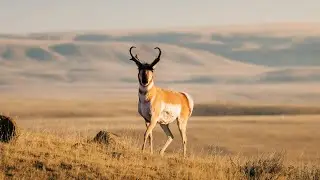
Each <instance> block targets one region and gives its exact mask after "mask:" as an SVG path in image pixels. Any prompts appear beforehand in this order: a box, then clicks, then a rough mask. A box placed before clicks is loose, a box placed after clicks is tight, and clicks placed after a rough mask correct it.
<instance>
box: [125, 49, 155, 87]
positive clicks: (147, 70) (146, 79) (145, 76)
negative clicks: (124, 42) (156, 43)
mask: <svg viewBox="0 0 320 180" xmlns="http://www.w3.org/2000/svg"><path fill="white" fill-rule="evenodd" d="M133 48H136V47H135V46H131V47H130V49H129V53H130V55H131V59H130V60H131V61H133V62H135V63H136V65H137V67H138V70H139V73H138V79H139V83H140V85H141V86H148V85H149V84H150V83H151V82H152V80H153V71H154V68H155V65H156V64H157V63H158V62H159V61H160V56H161V49H160V48H159V47H155V48H154V49H158V51H159V54H158V56H157V57H156V59H154V60H153V62H152V63H151V64H149V63H141V62H140V60H139V58H138V55H137V54H136V55H135V56H133V55H132V52H131V51H132V49H133Z"/></svg>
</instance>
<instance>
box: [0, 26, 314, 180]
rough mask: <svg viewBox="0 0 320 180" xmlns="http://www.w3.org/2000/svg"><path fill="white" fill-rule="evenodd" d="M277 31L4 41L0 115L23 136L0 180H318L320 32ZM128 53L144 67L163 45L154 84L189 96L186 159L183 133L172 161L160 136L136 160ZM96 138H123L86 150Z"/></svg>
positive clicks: (134, 96)
mask: <svg viewBox="0 0 320 180" xmlns="http://www.w3.org/2000/svg"><path fill="white" fill-rule="evenodd" d="M270 26H271V25H270ZM273 26H274V27H275V28H274V29H270V30H269V31H263V29H264V28H263V27H262V26H257V27H250V28H249V27H247V29H248V30H247V31H245V29H246V28H245V27H238V31H237V28H230V29H229V30H230V31H228V27H224V28H221V29H220V30H219V29H218V30H217V31H216V32H215V31H213V30H210V28H206V29H198V30H197V29H187V30H183V29H176V30H172V31H160V30H159V32H158V31H152V32H132V33H128V34H126V33H124V34H122V33H113V32H65V33H62V32H61V33H42V34H40V33H38V34H28V35H10V36H9V35H3V36H1V37H0V55H1V56H0V99H1V101H0V112H1V113H2V114H4V115H8V116H11V117H13V118H14V119H15V120H16V123H17V124H18V127H19V131H20V135H19V137H18V139H17V140H16V141H14V142H12V143H9V144H5V143H1V144H0V151H1V161H0V163H1V164H0V178H4V179H24V178H25V179H37V178H38V179H43V178H51V179H65V178H66V179H68V178H71V179H76V178H85V179H137V178H138V179H248V178H250V177H251V178H253V177H260V178H262V179H267V178H268V177H269V178H270V177H272V178H273V179H281V178H282V179H319V177H320V167H319V165H320V151H319V149H320V143H319V139H320V131H319V127H320V121H319V118H320V104H319V102H320V81H319V80H320V61H319V57H320V54H319V52H320V51H319V50H320V49H319V48H320V36H319V34H320V33H319V32H320V29H319V27H320V26H318V25H317V24H316V25H314V24H304V27H305V28H301V27H300V26H298V25H297V26H294V25H292V27H295V28H291V29H290V31H288V29H286V28H283V27H287V26H281V25H279V24H275V25H273ZM298 27H300V28H298ZM308 27H310V28H308ZM259 28H260V29H259ZM231 29H232V31H231ZM310 29H312V31H310V32H309V30H310ZM286 32H287V33H286ZM317 32H318V34H317ZM131 45H135V46H137V51H136V52H137V53H138V54H139V57H140V59H142V60H144V61H148V62H151V61H152V60H153V58H154V56H155V55H156V51H154V49H153V48H154V47H155V46H159V47H160V48H161V49H162V51H163V52H164V54H163V58H162V59H161V60H160V62H159V65H157V67H156V70H155V74H156V77H155V78H156V79H155V83H156V85H158V86H161V87H164V88H169V89H174V90H181V91H186V92H189V93H190V94H191V95H192V97H193V98H194V101H195V111H194V113H193V116H192V117H191V119H190V121H189V124H188V126H187V136H188V150H187V153H188V158H187V159H183V158H182V157H180V154H181V151H182V145H181V138H180V135H179V132H178V128H177V126H176V123H173V124H172V125H170V128H171V129H172V131H173V135H174V137H175V138H174V140H173V142H172V144H171V145H170V146H169V147H168V149H167V151H166V153H165V157H163V158H161V157H160V156H159V155H158V151H159V150H160V147H161V146H162V145H163V144H164V143H165V139H166V136H165V134H164V133H163V132H162V130H161V128H160V127H159V126H157V127H156V128H155V132H154V145H155V150H156V151H155V153H154V154H153V155H149V152H148V151H147V152H146V153H144V154H143V153H141V152H140V148H141V145H142V140H143V133H144V131H145V124H144V121H143V119H142V118H141V117H140V116H139V115H138V111H137V103H138V80H137V68H136V66H135V64H134V63H133V62H131V61H129V58H130V56H129V51H128V50H129V47H130V46H131ZM100 130H106V131H109V132H112V133H115V134H118V135H119V136H120V137H122V138H124V139H123V140H122V141H121V143H120V145H119V144H117V145H114V146H111V147H109V146H108V147H107V148H106V147H105V146H103V145H97V144H92V143H88V142H86V139H92V138H93V137H94V136H95V135H96V134H97V133H98V132H99V131H100ZM76 143H79V144H82V145H81V146H76V148H75V146H74V145H75V144H76ZM147 149H148V147H147ZM115 153H119V154H120V155H119V157H118V158H117V157H115V155H114V154H115ZM272 178H271V179H272Z"/></svg>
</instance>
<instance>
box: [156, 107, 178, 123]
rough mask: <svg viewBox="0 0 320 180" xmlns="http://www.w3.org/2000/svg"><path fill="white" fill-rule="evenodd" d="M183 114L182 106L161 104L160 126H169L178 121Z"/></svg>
mask: <svg viewBox="0 0 320 180" xmlns="http://www.w3.org/2000/svg"><path fill="white" fill-rule="evenodd" d="M180 113H181V105H180V104H169V103H165V102H161V111H160V118H159V121H158V122H159V123H160V124H169V123H172V122H173V121H174V120H176V119H177V118H178V117H179V116H180Z"/></svg>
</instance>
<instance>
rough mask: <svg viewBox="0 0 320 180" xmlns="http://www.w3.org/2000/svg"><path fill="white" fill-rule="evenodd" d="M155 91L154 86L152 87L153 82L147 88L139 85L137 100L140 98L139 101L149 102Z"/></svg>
mask: <svg viewBox="0 0 320 180" xmlns="http://www.w3.org/2000/svg"><path fill="white" fill-rule="evenodd" d="M154 90H155V86H154V82H153V80H152V81H151V82H150V84H149V85H148V86H142V85H139V98H141V100H143V101H150V100H151V98H152V97H151V96H152V94H153V93H151V92H153V91H154Z"/></svg>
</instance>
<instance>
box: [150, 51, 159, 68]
mask: <svg viewBox="0 0 320 180" xmlns="http://www.w3.org/2000/svg"><path fill="white" fill-rule="evenodd" d="M154 49H158V50H159V54H158V57H157V58H156V59H155V60H154V61H153V62H152V63H151V67H153V66H154V65H156V64H157V63H158V62H159V61H160V56H161V49H160V48H159V47H155V48H154Z"/></svg>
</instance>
